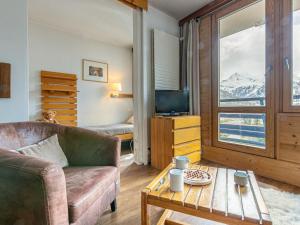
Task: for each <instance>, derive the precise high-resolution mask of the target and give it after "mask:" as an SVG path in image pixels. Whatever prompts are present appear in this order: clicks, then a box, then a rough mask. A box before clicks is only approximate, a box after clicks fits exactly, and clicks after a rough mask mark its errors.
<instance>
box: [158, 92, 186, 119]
mask: <svg viewBox="0 0 300 225" xmlns="http://www.w3.org/2000/svg"><path fill="white" fill-rule="evenodd" d="M155 112H156V114H159V115H166V116H167V115H182V114H187V113H188V112H189V92H188V91H181V90H179V91H173V90H156V91H155Z"/></svg>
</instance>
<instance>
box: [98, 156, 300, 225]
mask: <svg viewBox="0 0 300 225" xmlns="http://www.w3.org/2000/svg"><path fill="white" fill-rule="evenodd" d="M203 163H204V164H208V165H212V166H216V164H212V163H209V162H203ZM121 164H122V169H121V192H120V194H119V196H118V199H117V201H118V209H117V211H116V212H115V213H111V211H110V210H109V209H108V210H107V211H106V212H105V213H104V215H103V216H102V218H101V219H100V223H99V225H139V224H140V205H141V203H140V192H141V190H142V189H143V188H144V187H145V186H147V184H148V183H150V181H151V180H152V179H153V178H154V177H155V176H156V175H157V174H158V173H159V171H158V170H156V169H154V168H152V167H150V166H138V165H136V164H133V163H132V161H131V162H122V163H121ZM257 179H258V183H259V185H260V186H262V187H272V188H275V189H278V190H282V191H287V192H292V193H297V194H300V188H298V187H295V186H291V185H287V184H283V183H281V182H277V181H274V180H270V179H267V178H263V177H257ZM162 212H163V211H162V210H161V209H158V208H152V210H151V224H155V222H157V221H158V219H159V217H160V216H161V214H162Z"/></svg>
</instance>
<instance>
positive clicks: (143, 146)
mask: <svg viewBox="0 0 300 225" xmlns="http://www.w3.org/2000/svg"><path fill="white" fill-rule="evenodd" d="M153 29H158V30H162V31H164V32H166V33H169V34H172V35H174V36H179V25H178V21H177V20H176V19H175V18H173V17H170V16H169V15H167V14H165V13H163V12H161V11H160V10H157V9H155V8H153V7H151V6H150V7H149V9H148V11H143V12H141V11H139V10H136V11H135V12H134V32H133V33H134V54H135V55H134V62H135V65H134V83H135V87H136V88H135V94H136V98H135V99H134V101H135V102H134V109H135V124H137V125H136V126H135V130H134V148H135V149H134V152H135V160H136V162H137V163H143V164H147V163H148V155H149V154H148V148H149V147H150V118H151V116H152V108H153V107H152V105H153V91H152V90H153V87H154V79H153V74H152V47H153V46H152V31H153Z"/></svg>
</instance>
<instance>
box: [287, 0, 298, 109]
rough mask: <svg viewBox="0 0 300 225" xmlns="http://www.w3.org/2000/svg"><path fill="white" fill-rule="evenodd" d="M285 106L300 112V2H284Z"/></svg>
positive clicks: (295, 0) (293, 0) (290, 0)
mask: <svg viewBox="0 0 300 225" xmlns="http://www.w3.org/2000/svg"><path fill="white" fill-rule="evenodd" d="M283 21H285V23H284V24H283V26H284V27H283V29H284V30H283V31H284V32H283V46H284V49H283V52H284V59H283V61H284V62H283V64H284V68H283V81H284V88H283V97H284V101H283V105H284V111H285V112H300V1H299V0H283Z"/></svg>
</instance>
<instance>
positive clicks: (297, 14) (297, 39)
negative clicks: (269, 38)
mask: <svg viewBox="0 0 300 225" xmlns="http://www.w3.org/2000/svg"><path fill="white" fill-rule="evenodd" d="M292 27H293V28H292V29H293V31H292V33H293V38H292V40H293V42H292V43H293V44H292V46H293V48H292V49H293V70H292V71H293V99H292V103H293V105H298V106H299V105H300V1H299V0H294V1H293V26H292Z"/></svg>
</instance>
